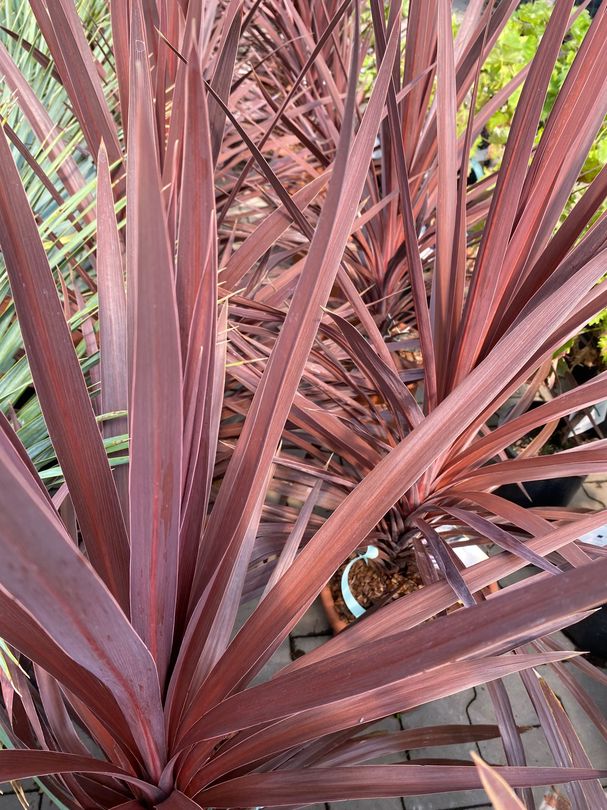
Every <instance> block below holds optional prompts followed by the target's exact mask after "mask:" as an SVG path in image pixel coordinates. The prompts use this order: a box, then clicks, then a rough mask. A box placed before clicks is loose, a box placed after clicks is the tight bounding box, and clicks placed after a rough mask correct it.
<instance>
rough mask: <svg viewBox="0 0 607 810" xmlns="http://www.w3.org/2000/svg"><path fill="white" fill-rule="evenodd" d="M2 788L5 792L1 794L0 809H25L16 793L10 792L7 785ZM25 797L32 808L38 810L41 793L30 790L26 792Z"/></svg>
mask: <svg viewBox="0 0 607 810" xmlns="http://www.w3.org/2000/svg"><path fill="white" fill-rule="evenodd" d="M9 788H10V786H9ZM2 790H3V793H2V795H0V810H23V805H22V804H21V802H20V801H19V799H18V798H17V796H16V795H15V794H14V793H12V792H9V790H8V789H7V788H6V787H5V786H2ZM25 797H26V799H27V801H28V804H29V806H30V808H31V810H38V805H39V804H40V794H39V793H36V792H33V791H29V792H27V793H26V794H25Z"/></svg>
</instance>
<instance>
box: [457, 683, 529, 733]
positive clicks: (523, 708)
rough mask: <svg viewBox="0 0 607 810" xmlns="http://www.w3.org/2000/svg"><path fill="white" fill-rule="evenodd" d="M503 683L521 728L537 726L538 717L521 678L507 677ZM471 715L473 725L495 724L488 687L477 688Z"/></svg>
mask: <svg viewBox="0 0 607 810" xmlns="http://www.w3.org/2000/svg"><path fill="white" fill-rule="evenodd" d="M502 681H503V683H504V686H505V687H506V691H507V692H508V695H509V697H510V703H511V704H512V711H513V713H514V719H515V720H516V722H517V723H518V724H519V725H521V726H536V725H537V724H538V719H537V715H536V713H535V710H534V708H533V704H532V703H531V700H530V699H529V695H528V694H527V690H526V689H525V686H524V684H523V682H522V680H521V678H520V676H519V675H517V674H514V675H507V676H506V677H505V678H502ZM469 714H470V720H471V721H472V722H473V723H495V713H494V711H493V703H492V702H491V698H490V696H489V690H488V689H487V687H486V686H484V685H483V686H477V687H476V700H475V701H474V702H473V703H472V704H471V706H470V710H469Z"/></svg>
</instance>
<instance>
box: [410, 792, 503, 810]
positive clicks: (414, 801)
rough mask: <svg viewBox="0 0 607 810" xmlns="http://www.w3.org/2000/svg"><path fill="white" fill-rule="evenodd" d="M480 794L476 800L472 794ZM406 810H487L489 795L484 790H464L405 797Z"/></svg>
mask: <svg viewBox="0 0 607 810" xmlns="http://www.w3.org/2000/svg"><path fill="white" fill-rule="evenodd" d="M472 793H476V794H478V797H479V798H478V799H475V798H474V797H472V796H471V795H470V794H472ZM404 801H405V810H471V808H474V810H485V808H490V807H491V805H490V804H487V794H486V793H485V791H484V790H476V791H472V790H462V791H458V792H454V793H434V794H433V795H431V796H405V800H404Z"/></svg>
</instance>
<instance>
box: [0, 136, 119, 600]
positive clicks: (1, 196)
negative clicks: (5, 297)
mask: <svg viewBox="0 0 607 810" xmlns="http://www.w3.org/2000/svg"><path fill="white" fill-rule="evenodd" d="M0 246H1V247H2V251H3V254H4V260H5V262H6V268H7V271H8V277H9V280H10V282H11V289H12V293H13V298H14V301H15V308H16V310H17V315H18V317H19V325H20V327H21V332H22V335H23V341H24V344H25V349H26V353H27V358H28V362H29V366H30V369H31V372H32V377H33V380H34V386H35V387H36V392H37V394H38V397H39V399H40V404H41V407H42V412H43V415H44V418H45V421H46V425H47V427H48V431H49V434H50V437H51V440H52V442H53V445H54V448H55V452H56V453H57V458H58V460H59V463H60V465H61V468H62V471H63V474H64V476H65V480H66V482H67V485H68V488H69V490H70V494H71V496H72V500H73V503H74V507H75V509H76V514H77V516H78V522H79V525H80V530H81V532H82V536H83V539H84V542H85V545H86V549H87V552H88V555H89V557H90V559H91V561H92V563H93V565H94V566H95V568H96V570H97V571H98V572H99V574H100V575H101V576H102V577H103V579H104V580H105V582H106V583H107V585H108V587H109V588H110V590H111V591H112V593H113V594H114V595H115V596H116V598H117V599H118V600H119V602H120V604H121V605H122V606H123V608H124V609H125V610H126V611H128V597H127V594H128V553H129V552H128V540H127V535H126V529H125V525H124V521H123V518H122V511H121V509H120V502H119V500H118V495H117V493H116V487H115V485H114V481H113V479H112V474H111V471H110V467H109V464H108V460H107V456H106V454H105V450H104V447H103V442H102V440H101V434H100V432H99V428H98V426H97V423H96V421H95V416H94V414H93V409H92V406H91V401H90V398H89V395H88V392H87V389H86V384H85V381H84V378H83V376H82V372H81V370H80V366H79V363H78V359H77V357H76V354H75V351H74V346H73V343H72V338H71V333H70V330H69V328H68V325H67V323H66V320H65V317H64V314H63V310H62V307H61V304H60V302H59V297H58V294H57V289H56V286H55V282H54V279H53V275H52V272H51V269H50V267H49V264H48V260H47V258H46V255H45V252H44V248H43V246H42V242H41V241H40V237H39V235H38V229H37V227H36V223H35V221H34V217H33V215H32V212H31V210H30V207H29V204H28V201H27V197H26V195H25V191H24V189H23V186H22V184H21V180H20V178H19V174H18V172H17V169H16V166H15V164H14V162H13V158H12V156H11V153H10V149H9V146H8V143H7V141H6V138H5V137H4V133H2V135H1V136H0Z"/></svg>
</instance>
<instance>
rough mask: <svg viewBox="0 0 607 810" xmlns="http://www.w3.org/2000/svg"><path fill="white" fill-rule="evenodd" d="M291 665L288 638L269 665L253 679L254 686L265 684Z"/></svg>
mask: <svg viewBox="0 0 607 810" xmlns="http://www.w3.org/2000/svg"><path fill="white" fill-rule="evenodd" d="M290 663H291V644H290V641H289V639H288V638H286V639H285V640H284V641H283V642H282V644H281V645H280V647H279V648H278V649H277V650H276V652H275V653H274V655H273V656H272V658H270V660H269V661H268V662H267V664H266V665H265V666H264V667H263V669H262V670H261V671H260V672H259V673H258V674H257V675H256V676H255V677H254V678H253V680H252V681H251V683H252V685H253V686H256V685H257V684H259V683H265V681H269V680H270V678H272V677H273V676H274V675H276V673H277V672H279V671H280V670H281V669H283V667H286V666H287V665H288V664H290Z"/></svg>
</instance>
